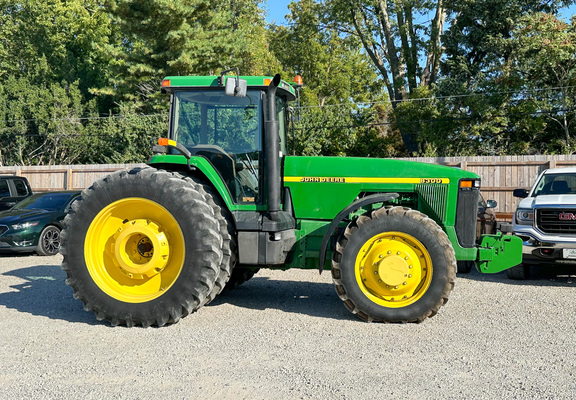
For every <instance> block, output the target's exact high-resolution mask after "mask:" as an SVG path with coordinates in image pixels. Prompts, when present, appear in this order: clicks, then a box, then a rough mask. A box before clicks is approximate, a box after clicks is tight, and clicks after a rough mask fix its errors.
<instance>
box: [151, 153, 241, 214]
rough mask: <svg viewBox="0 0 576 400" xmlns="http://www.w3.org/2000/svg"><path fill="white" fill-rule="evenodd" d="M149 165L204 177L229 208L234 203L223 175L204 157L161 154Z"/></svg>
mask: <svg viewBox="0 0 576 400" xmlns="http://www.w3.org/2000/svg"><path fill="white" fill-rule="evenodd" d="M148 165H149V166H151V167H154V168H157V169H164V170H167V171H177V172H181V173H184V174H186V175H192V176H197V177H198V178H200V179H204V180H205V181H206V183H208V184H210V185H211V186H212V187H213V188H214V189H215V190H216V191H217V192H218V194H219V195H220V197H221V198H222V200H223V201H224V203H225V204H226V207H227V208H228V209H230V208H231V207H232V206H233V204H234V203H233V201H232V197H231V196H230V192H229V191H228V188H227V187H226V184H225V183H224V182H223V180H222V177H221V176H220V174H219V173H218V172H217V171H216V169H215V168H214V167H213V166H212V164H210V162H209V161H208V160H207V159H205V158H204V157H200V156H192V157H190V159H189V160H186V159H185V158H184V157H183V156H181V155H168V156H166V155H160V156H154V157H153V158H152V159H151V160H150V161H149V162H148Z"/></svg>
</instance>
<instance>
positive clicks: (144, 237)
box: [61, 71, 522, 326]
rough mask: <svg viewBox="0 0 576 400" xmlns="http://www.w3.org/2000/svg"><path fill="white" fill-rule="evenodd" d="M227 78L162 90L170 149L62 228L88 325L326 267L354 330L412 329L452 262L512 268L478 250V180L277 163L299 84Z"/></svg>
mask: <svg viewBox="0 0 576 400" xmlns="http://www.w3.org/2000/svg"><path fill="white" fill-rule="evenodd" d="M228 72H230V71H225V72H223V73H222V74H221V75H220V76H203V77H183V76H178V77H176V76H174V77H168V78H166V79H165V80H164V81H163V83H162V92H164V93H168V94H170V119H169V131H168V138H161V139H159V141H158V145H156V146H154V149H153V151H154V155H153V156H152V157H151V159H150V161H149V163H148V164H149V166H148V167H146V168H137V169H133V170H131V171H126V170H122V171H118V172H115V173H113V174H111V175H109V176H107V177H106V178H104V179H102V180H99V181H97V182H95V183H94V184H93V185H92V186H91V187H89V188H88V189H86V190H84V192H83V193H82V197H81V199H80V200H79V201H77V202H76V203H75V204H74V206H73V208H72V210H71V211H70V213H69V214H68V215H67V217H66V219H65V223H64V224H65V227H64V230H63V234H62V236H63V242H64V243H63V246H62V249H61V252H62V254H63V256H64V259H63V264H62V268H63V269H64V270H65V271H66V273H67V277H68V279H67V280H66V283H67V284H68V285H69V286H71V287H72V288H73V290H74V297H75V298H78V299H80V300H81V301H82V302H83V304H84V308H85V309H86V310H89V311H92V312H93V313H94V314H95V315H96V317H97V318H98V320H108V321H109V322H110V323H111V324H112V325H127V326H134V325H141V326H150V325H156V326H163V325H165V324H167V323H174V322H177V321H178V320H179V319H180V318H182V317H185V316H186V315H188V314H189V313H191V312H194V311H195V310H197V309H198V308H200V307H202V306H203V305H205V304H207V303H208V302H210V301H211V300H212V299H214V297H215V296H216V295H218V294H219V293H220V292H221V291H222V290H223V289H224V288H226V287H229V288H233V287H235V286H238V285H239V284H241V283H243V282H245V281H246V280H247V279H250V278H251V277H252V276H253V275H254V273H255V272H256V271H258V269H260V268H278V269H283V270H285V269H290V268H303V269H317V270H320V271H322V270H323V269H330V270H331V273H332V277H333V281H334V285H335V288H336V292H337V294H338V296H339V297H340V298H341V299H342V301H343V302H344V305H345V306H346V307H347V308H348V309H349V310H350V311H351V312H352V313H355V314H357V315H358V317H360V318H361V319H363V320H365V321H381V322H420V321H422V320H424V319H425V318H427V317H429V316H432V315H434V314H436V312H437V311H438V309H439V308H440V307H441V306H442V305H443V304H444V303H446V301H447V299H448V296H449V294H450V292H451V290H452V288H453V286H454V280H455V277H456V271H457V262H461V263H464V264H466V263H468V264H471V263H473V262H475V263H476V266H477V268H478V269H479V270H480V271H481V272H499V271H502V270H504V269H507V268H510V267H512V266H514V265H516V264H518V263H520V261H521V253H522V242H521V241H520V239H519V238H516V237H513V236H501V235H486V236H483V237H481V238H480V239H478V240H477V238H476V213H477V205H478V196H479V190H480V180H479V177H478V176H477V175H475V174H473V173H471V172H467V171H463V170H459V169H454V168H448V167H442V166H437V165H429V164H422V163H415V162H408V161H401V160H391V159H370V158H342V157H297V156H289V155H287V154H286V145H287V136H288V135H287V130H288V124H289V121H290V112H289V110H290V109H289V106H288V104H289V102H291V101H293V100H295V99H296V95H297V90H298V87H299V85H298V84H290V83H288V82H285V81H282V80H281V78H280V75H276V76H274V77H240V76H239V74H238V73H237V72H236V75H233V76H227V75H226V74H227V73H228Z"/></svg>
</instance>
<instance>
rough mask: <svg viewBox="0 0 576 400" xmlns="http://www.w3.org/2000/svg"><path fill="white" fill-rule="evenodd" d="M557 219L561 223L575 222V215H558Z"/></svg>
mask: <svg viewBox="0 0 576 400" xmlns="http://www.w3.org/2000/svg"><path fill="white" fill-rule="evenodd" d="M558 219H559V220H561V221H574V220H576V215H575V214H572V213H560V214H558Z"/></svg>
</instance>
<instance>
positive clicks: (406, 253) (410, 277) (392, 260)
mask: <svg viewBox="0 0 576 400" xmlns="http://www.w3.org/2000/svg"><path fill="white" fill-rule="evenodd" d="M425 254H427V253H426V252H425V248H424V247H423V246H422V244H421V243H419V242H417V241H416V240H415V239H414V238H413V237H411V236H409V235H407V234H403V233H400V232H388V233H382V234H380V235H377V236H375V237H374V238H372V239H371V240H370V241H368V242H366V243H365V245H364V246H363V247H362V249H361V251H360V253H359V255H358V260H357V264H356V265H357V268H358V269H357V277H358V282H359V284H360V285H361V288H362V290H363V291H365V293H367V294H369V295H370V296H374V298H375V299H378V301H384V302H386V304H389V305H390V306H393V304H400V303H403V302H413V301H415V300H416V299H418V298H419V297H420V296H421V293H422V291H421V289H422V286H423V284H424V282H425V281H426V280H427V277H429V273H430V271H428V270H429V269H430V270H431V268H430V267H431V261H430V260H429V258H428V257H426V256H425ZM394 307H396V306H394Z"/></svg>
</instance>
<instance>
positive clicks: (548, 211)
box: [535, 208, 576, 235]
mask: <svg viewBox="0 0 576 400" xmlns="http://www.w3.org/2000/svg"><path fill="white" fill-rule="evenodd" d="M535 211H536V226H537V227H538V229H540V230H541V231H542V232H544V233H553V234H557V235H576V209H574V208H568V209H565V208H537V209H536V210H535Z"/></svg>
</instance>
